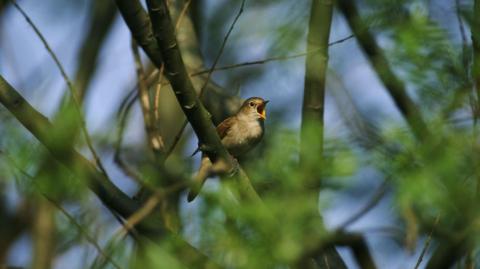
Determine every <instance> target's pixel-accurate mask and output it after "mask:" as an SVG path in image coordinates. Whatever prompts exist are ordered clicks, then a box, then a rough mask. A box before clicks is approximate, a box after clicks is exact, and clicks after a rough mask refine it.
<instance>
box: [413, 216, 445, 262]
mask: <svg viewBox="0 0 480 269" xmlns="http://www.w3.org/2000/svg"><path fill="white" fill-rule="evenodd" d="M439 220H440V216H437V217H436V218H435V222H434V223H433V226H432V230H431V231H430V233H429V234H428V237H427V239H426V240H425V245H423V249H422V252H421V253H420V256H419V257H418V260H417V263H416V264H415V267H414V269H418V268H419V267H420V264H421V263H422V260H423V257H424V256H425V254H426V253H427V250H428V247H429V246H430V242H431V241H432V235H433V230H434V229H435V226H437V224H438V221H439Z"/></svg>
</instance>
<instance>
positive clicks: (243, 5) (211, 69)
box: [167, 0, 245, 157]
mask: <svg viewBox="0 0 480 269" xmlns="http://www.w3.org/2000/svg"><path fill="white" fill-rule="evenodd" d="M244 7H245V0H243V1H242V3H241V5H240V9H239V10H238V13H237V15H236V16H235V18H234V19H233V22H232V24H231V25H230V28H229V29H228V31H227V34H226V35H225V37H224V38H223V42H222V45H220V49H219V51H218V53H217V56H216V57H215V60H214V61H213V64H212V67H211V68H210V69H209V70H208V72H207V78H206V79H205V82H204V84H203V86H202V88H201V89H200V94H199V96H200V98H202V96H203V93H204V91H205V89H206V88H207V86H208V83H209V82H210V78H211V76H212V73H213V71H214V70H215V67H216V66H217V64H218V61H219V60H220V58H221V57H222V54H223V50H224V49H225V45H226V44H227V41H228V38H229V37H230V34H231V33H232V31H233V28H235V24H236V23H237V21H238V19H239V18H240V16H241V15H242V13H243V8H244ZM189 76H192V75H189ZM187 123H188V120H185V121H184V122H183V124H182V127H181V128H180V130H179V131H178V133H177V134H176V135H175V138H174V140H173V143H172V145H171V146H170V148H169V150H168V151H167V157H168V156H169V155H170V154H171V153H172V151H173V150H174V149H175V146H176V145H177V144H178V141H180V138H181V137H182V134H183V132H184V130H185V127H187Z"/></svg>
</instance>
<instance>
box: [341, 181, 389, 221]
mask: <svg viewBox="0 0 480 269" xmlns="http://www.w3.org/2000/svg"><path fill="white" fill-rule="evenodd" d="M386 192H387V181H384V182H382V184H381V185H380V186H379V187H378V189H377V190H376V191H375V193H374V194H373V196H372V197H371V198H370V200H369V201H368V202H367V203H366V204H365V205H364V206H363V207H362V208H361V209H360V210H359V211H358V212H356V213H355V214H353V215H352V216H350V218H348V219H347V220H345V221H344V222H343V223H342V224H340V225H339V226H338V229H339V230H343V229H345V228H346V227H347V226H349V225H351V224H352V223H354V222H355V221H357V220H358V219H359V218H361V217H362V216H364V215H365V214H367V213H368V212H369V211H370V210H371V209H373V208H374V207H375V206H376V205H377V204H378V203H379V202H380V201H381V200H382V198H383V196H384V195H385V193H386Z"/></svg>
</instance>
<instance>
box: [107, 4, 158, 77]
mask: <svg viewBox="0 0 480 269" xmlns="http://www.w3.org/2000/svg"><path fill="white" fill-rule="evenodd" d="M115 3H117V6H118V9H119V10H120V13H121V14H122V17H123V19H124V20H125V23H126V24H127V26H128V28H129V29H130V32H131V33H132V36H133V38H134V39H135V40H136V41H137V43H138V44H139V45H140V46H141V47H142V49H143V51H145V53H146V54H147V55H148V58H150V60H151V61H152V62H153V63H154V64H155V66H157V67H158V68H159V67H160V66H161V65H162V62H163V59H162V54H161V51H160V48H159V47H158V44H157V41H156V40H155V37H154V36H153V30H152V23H151V22H150V19H149V18H148V14H147V12H145V9H143V7H142V5H141V4H140V2H139V1H138V0H115Z"/></svg>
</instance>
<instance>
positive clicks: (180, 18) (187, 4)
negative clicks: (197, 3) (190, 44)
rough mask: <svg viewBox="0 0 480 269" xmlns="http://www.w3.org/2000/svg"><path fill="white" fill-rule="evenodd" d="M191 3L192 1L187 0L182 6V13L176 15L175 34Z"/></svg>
mask: <svg viewBox="0 0 480 269" xmlns="http://www.w3.org/2000/svg"><path fill="white" fill-rule="evenodd" d="M191 2H192V0H188V1H187V2H185V4H184V5H183V8H182V11H181V12H180V15H178V19H177V23H176V24H175V32H177V31H178V28H180V24H182V21H183V18H185V14H187V10H188V7H189V6H190V3H191Z"/></svg>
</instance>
